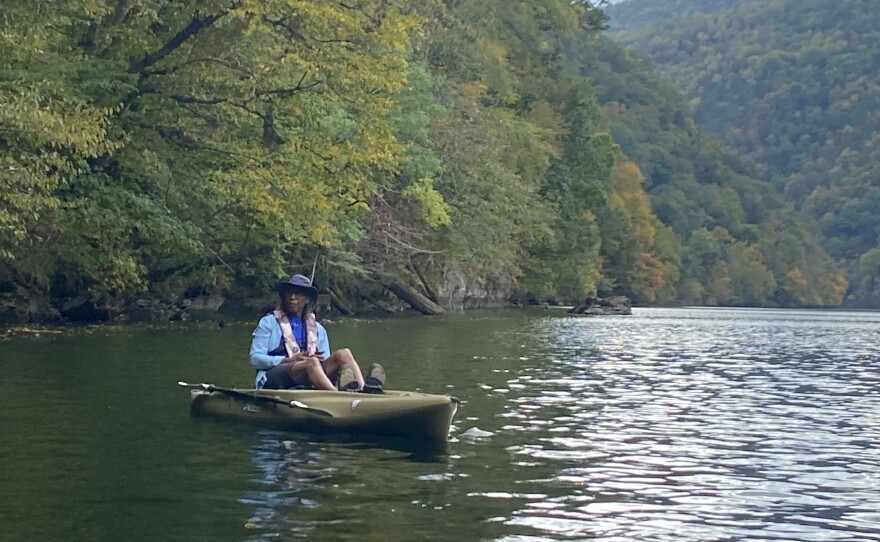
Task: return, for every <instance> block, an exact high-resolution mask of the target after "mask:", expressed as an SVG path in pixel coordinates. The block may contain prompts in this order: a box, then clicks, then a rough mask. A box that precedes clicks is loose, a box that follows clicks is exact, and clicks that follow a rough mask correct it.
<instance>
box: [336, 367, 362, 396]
mask: <svg viewBox="0 0 880 542" xmlns="http://www.w3.org/2000/svg"><path fill="white" fill-rule="evenodd" d="M359 388H360V386H359V385H358V382H357V379H356V378H355V377H354V369H352V368H351V367H343V368H342V370H341V371H339V382H338V383H337V384H336V389H338V390H339V391H358V389H359Z"/></svg>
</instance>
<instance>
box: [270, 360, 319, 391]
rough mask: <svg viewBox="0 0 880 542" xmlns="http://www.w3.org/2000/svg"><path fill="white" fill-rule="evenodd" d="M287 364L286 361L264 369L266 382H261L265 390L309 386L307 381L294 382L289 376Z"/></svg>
mask: <svg viewBox="0 0 880 542" xmlns="http://www.w3.org/2000/svg"><path fill="white" fill-rule="evenodd" d="M289 367H290V366H289V365H288V364H287V363H285V364H282V365H276V366H275V367H272V368H271V369H269V370H268V371H266V383H265V384H263V389H265V390H289V389H292V388H300V389H301V388H311V387H312V386H311V385H310V384H309V383H308V382H294V380H293V379H292V378H290V371H289V370H288V369H289Z"/></svg>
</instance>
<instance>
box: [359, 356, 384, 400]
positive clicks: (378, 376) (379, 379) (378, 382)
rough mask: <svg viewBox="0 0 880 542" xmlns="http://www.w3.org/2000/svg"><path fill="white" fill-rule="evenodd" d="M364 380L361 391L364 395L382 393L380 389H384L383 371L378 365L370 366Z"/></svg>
mask: <svg viewBox="0 0 880 542" xmlns="http://www.w3.org/2000/svg"><path fill="white" fill-rule="evenodd" d="M364 380H365V383H364V389H363V390H361V391H363V392H364V393H384V392H383V391H382V388H384V387H385V369H383V368H382V366H381V365H379V364H378V363H374V364H372V365H370V370H368V371H367V378H366V379H364Z"/></svg>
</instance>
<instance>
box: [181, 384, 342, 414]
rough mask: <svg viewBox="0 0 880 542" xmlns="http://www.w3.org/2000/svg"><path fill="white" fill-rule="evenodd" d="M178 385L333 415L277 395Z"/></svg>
mask: <svg viewBox="0 0 880 542" xmlns="http://www.w3.org/2000/svg"><path fill="white" fill-rule="evenodd" d="M177 385H178V386H183V387H184V388H196V389H200V390H205V391H211V392H214V391H216V392H217V393H222V394H224V395H229V396H230V397H239V398H241V399H247V400H250V401H264V402H266V403H277V404H279V405H285V406H289V407H290V408H301V409H303V410H305V411H307V412H312V413H314V414H318V415H319V416H331V417H332V416H333V414H331V413H330V412H327V411H326V410H321V409H320V408H312V407H310V406H309V405H307V404H305V403H303V402H301V401H296V400H292V401H288V400H284V399H281V398H278V397H270V396H266V395H256V394H254V393H245V392H243V391H238V390H233V389H230V388H221V387H219V386H215V385H214V384H204V383H201V384H189V383H187V382H178V383H177Z"/></svg>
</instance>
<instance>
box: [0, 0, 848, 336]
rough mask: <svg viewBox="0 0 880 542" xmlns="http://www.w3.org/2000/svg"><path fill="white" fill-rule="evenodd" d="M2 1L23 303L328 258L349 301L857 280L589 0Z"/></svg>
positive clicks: (157, 291) (782, 291)
mask: <svg viewBox="0 0 880 542" xmlns="http://www.w3.org/2000/svg"><path fill="white" fill-rule="evenodd" d="M5 4H7V5H4V10H3V14H2V18H0V25H2V30H3V32H0V242H2V244H0V296H2V300H3V303H4V305H3V307H0V313H3V314H4V315H5V316H4V318H5V319H6V320H7V321H13V320H15V319H18V320H22V319H24V320H27V319H30V320H44V319H52V318H58V317H64V316H66V317H69V318H72V317H73V316H71V315H73V314H76V312H75V310H74V309H75V308H77V307H79V308H81V307H83V306H87V307H92V308H94V309H95V310H94V311H85V312H83V313H82V314H91V315H92V316H91V317H92V318H94V317H96V316H95V315H97V317H100V318H116V317H119V316H120V315H122V316H125V315H130V314H133V313H135V312H137V310H141V311H142V312H143V311H146V313H147V317H149V314H153V315H154V316H156V315H159V316H160V317H161V315H164V314H167V311H161V310H157V311H153V312H151V309H150V307H152V306H153V304H154V303H156V302H157V301H156V300H158V303H160V304H161V303H165V304H176V305H178V306H180V305H182V304H186V303H193V301H192V300H199V302H200V303H203V304H204V300H205V298H209V299H210V298H212V297H211V296H215V297H214V298H215V299H216V298H217V297H216V296H221V298H222V299H223V300H226V301H229V302H230V303H229V304H230V305H234V304H235V303H234V302H233V301H234V300H235V299H242V300H245V299H247V298H248V297H250V296H254V295H259V294H262V293H264V292H265V291H266V290H268V289H269V288H270V285H271V284H272V282H273V281H274V280H275V279H276V278H277V277H278V276H281V275H284V274H288V273H291V272H305V273H306V274H309V273H310V272H311V268H312V266H313V264H314V263H315V262H317V264H316V265H317V279H318V281H319V282H320V283H321V284H322V285H323V286H324V287H325V289H326V291H327V292H328V293H330V294H332V296H333V297H334V298H335V299H337V300H339V302H340V305H341V306H352V307H354V308H355V309H356V308H357V306H358V305H362V304H364V303H365V301H364V300H365V299H367V300H370V299H372V300H376V299H379V298H382V297H383V296H386V295H388V291H389V290H388V288H387V285H389V284H392V283H397V282H403V283H404V284H406V285H408V286H410V287H412V288H414V289H415V290H416V291H417V292H418V293H419V294H420V295H424V296H425V297H426V298H427V299H429V300H431V301H434V302H438V303H440V304H441V305H443V306H447V307H458V306H469V305H479V304H485V303H492V302H503V301H505V300H507V299H509V298H510V297H519V298H530V299H555V300H558V301H567V302H570V301H573V300H577V299H582V298H583V297H584V295H587V294H599V295H626V296H629V297H631V298H632V299H633V300H634V301H635V302H637V303H651V302H660V303H700V304H737V305H740V304H742V305H768V304H769V305H819V306H823V305H836V304H838V303H839V302H840V301H841V296H842V293H843V289H844V288H845V281H844V280H843V279H842V277H841V276H840V274H839V273H838V272H837V270H836V268H835V266H834V264H833V262H831V260H830V259H829V258H828V257H827V255H826V254H825V253H824V251H823V250H822V249H821V248H820V247H819V246H818V244H817V243H816V241H815V239H814V238H813V236H812V234H811V232H810V230H809V228H808V227H806V226H805V225H804V224H803V223H802V221H801V219H800V218H799V217H798V215H797V214H796V213H795V212H793V211H792V210H791V209H789V208H788V206H787V205H786V203H785V202H784V201H782V200H781V199H780V198H778V197H776V196H775V195H774V193H773V191H772V190H771V189H770V187H769V185H767V184H766V183H764V182H762V181H760V180H758V179H757V178H756V177H755V176H754V175H753V172H752V171H751V169H750V166H749V165H748V164H747V163H745V162H743V161H742V160H739V159H738V158H737V157H736V156H735V155H733V154H732V153H730V152H729V151H726V150H725V149H723V148H721V147H720V146H719V145H718V144H716V143H714V142H712V141H711V140H709V139H707V138H705V137H704V136H702V135H701V133H700V131H699V130H698V129H697V128H696V126H695V124H694V123H693V121H692V119H691V117H690V115H689V113H688V108H687V104H686V103H685V102H684V100H683V99H682V98H681V97H680V96H679V95H678V94H677V93H676V91H675V90H674V89H673V88H672V87H670V86H669V85H666V84H664V83H663V82H662V81H661V80H659V79H658V78H657V76H655V75H654V74H653V73H652V72H651V70H650V68H649V67H648V66H646V65H644V64H643V63H640V62H638V61H636V60H634V59H633V58H632V57H631V56H630V55H629V54H627V53H626V52H625V51H624V50H623V49H622V48H621V47H619V46H617V45H615V44H613V43H611V42H609V41H607V40H606V39H604V38H603V37H602V36H601V35H600V31H601V29H602V28H603V26H604V24H605V22H606V19H605V17H604V15H603V13H602V12H601V11H600V10H599V9H597V8H596V7H594V6H593V5H591V4H590V3H589V2H583V3H581V2H575V3H571V2H564V1H561V0H539V1H531V2H509V1H502V0H487V1H485V2H461V3H459V2H448V1H441V0H416V1H411V2H398V1H394V0H386V1H382V2H374V1H353V2H345V3H340V2H330V1H296V0H260V1H256V0H236V1H228V0H224V1H220V0H200V1H198V2H195V1H192V2H188V1H182V2H169V1H149V2H147V1H143V0H117V1H109V0H106V1H105V0H73V1H71V2H66V3H56V2H47V1H39V0H38V1H34V2H29V3H5ZM241 303H244V302H243V301H241V302H240V304H241ZM208 305H210V303H208ZM65 307H66V308H65Z"/></svg>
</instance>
